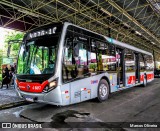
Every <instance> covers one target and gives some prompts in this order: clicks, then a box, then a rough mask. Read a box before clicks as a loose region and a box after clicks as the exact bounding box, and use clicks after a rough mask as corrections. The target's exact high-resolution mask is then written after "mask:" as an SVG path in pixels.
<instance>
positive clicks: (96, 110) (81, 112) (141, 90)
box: [0, 78, 160, 130]
mask: <svg viewBox="0 0 160 131" xmlns="http://www.w3.org/2000/svg"><path fill="white" fill-rule="evenodd" d="M159 109H160V78H157V79H155V80H154V81H153V82H151V83H149V84H148V85H147V87H141V86H139V87H133V88H130V89H127V90H124V91H120V92H116V93H113V94H111V95H110V97H109V99H108V100H107V101H105V102H103V103H98V102H97V101H95V100H89V101H86V102H82V103H79V104H74V105H70V106H65V107H59V106H54V105H48V104H41V103H33V104H31V105H27V106H22V107H16V108H14V109H7V110H1V111H0V118H1V119H0V121H12V122H17V121H21V122H26V121H27V122H42V123H43V124H47V122H50V123H51V124H50V125H49V126H50V127H52V124H54V122H55V121H61V122H64V123H65V122H120V124H122V123H124V122H160V117H159V116H160V110H159ZM6 112H7V113H6ZM125 130H135V129H134V128H132V129H131V128H130V129H125ZM136 130H141V129H136Z"/></svg>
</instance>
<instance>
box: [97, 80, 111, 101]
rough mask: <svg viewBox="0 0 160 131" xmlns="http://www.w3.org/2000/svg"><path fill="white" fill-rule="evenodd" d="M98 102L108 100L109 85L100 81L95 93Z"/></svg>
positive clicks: (104, 81)
mask: <svg viewBox="0 0 160 131" xmlns="http://www.w3.org/2000/svg"><path fill="white" fill-rule="evenodd" d="M97 96H98V101H99V102H103V101H105V100H107V99H108V96H109V85H108V82H107V81H106V80H104V79H102V80H101V81H100V82H99V85H98V91H97Z"/></svg>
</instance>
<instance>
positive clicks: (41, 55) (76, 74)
mask: <svg viewBox="0 0 160 131" xmlns="http://www.w3.org/2000/svg"><path fill="white" fill-rule="evenodd" d="M153 73H154V64H153V56H152V54H151V53H149V52H147V51H144V50H141V49H138V48H136V47H133V46H131V45H129V44H126V43H123V42H120V41H117V40H115V39H112V38H109V37H106V36H103V35H100V34H97V33H95V32H92V31H90V30H87V29H84V28H81V27H79V26H76V25H74V24H71V23H68V22H65V23H63V24H61V23H59V24H52V25H47V26H43V27H40V28H37V29H33V30H32V31H30V32H28V33H27V34H26V35H25V37H24V39H23V43H22V44H21V48H20V51H19V56H18V62H17V74H16V90H17V93H18V95H19V96H20V97H21V98H24V99H25V100H28V101H35V102H43V103H49V104H53V105H69V104H73V103H78V102H82V101H86V100H89V99H93V98H98V100H99V101H100V102H102V101H104V100H106V99H107V98H108V96H109V94H110V93H112V92H116V91H119V90H124V89H127V88H130V87H133V86H136V85H144V86H146V85H147V83H148V82H151V81H152V80H153V79H154V74H153Z"/></svg>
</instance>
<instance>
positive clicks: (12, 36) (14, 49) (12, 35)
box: [5, 31, 24, 57]
mask: <svg viewBox="0 0 160 131" xmlns="http://www.w3.org/2000/svg"><path fill="white" fill-rule="evenodd" d="M23 36H24V33H23V32H18V31H13V32H8V34H7V35H6V36H5V48H6V52H7V48H8V42H9V41H11V40H22V39H23ZM19 48H20V44H19V43H14V42H13V44H12V46H11V53H10V56H13V57H16V56H17V55H18V50H19Z"/></svg>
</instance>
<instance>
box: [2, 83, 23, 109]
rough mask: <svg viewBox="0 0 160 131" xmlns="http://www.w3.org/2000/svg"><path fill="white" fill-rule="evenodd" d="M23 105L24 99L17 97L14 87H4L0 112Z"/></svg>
mask: <svg viewBox="0 0 160 131" xmlns="http://www.w3.org/2000/svg"><path fill="white" fill-rule="evenodd" d="M0 86H1V85H0ZM23 103H24V101H23V99H20V98H19V97H17V96H16V91H15V89H14V87H13V85H11V86H10V87H9V88H8V89H7V88H6V85H4V86H3V88H1V89H0V110H1V109H6V108H10V107H13V106H18V105H20V104H23Z"/></svg>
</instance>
